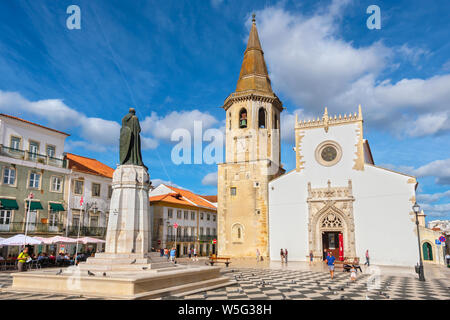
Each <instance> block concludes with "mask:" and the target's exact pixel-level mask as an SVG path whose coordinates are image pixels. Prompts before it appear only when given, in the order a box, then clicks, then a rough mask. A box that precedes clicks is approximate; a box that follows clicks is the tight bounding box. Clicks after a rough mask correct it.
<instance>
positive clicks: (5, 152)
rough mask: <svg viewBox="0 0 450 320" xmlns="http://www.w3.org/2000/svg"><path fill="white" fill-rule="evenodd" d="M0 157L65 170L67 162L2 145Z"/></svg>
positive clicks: (0, 146)
mask: <svg viewBox="0 0 450 320" xmlns="http://www.w3.org/2000/svg"><path fill="white" fill-rule="evenodd" d="M0 155H2V156H7V157H11V158H15V159H19V160H27V161H32V162H36V163H42V164H46V165H50V166H54V167H59V168H67V161H66V160H64V159H59V158H54V157H51V156H47V155H43V154H39V153H34V152H30V151H24V150H19V149H14V148H9V147H6V146H4V145H0Z"/></svg>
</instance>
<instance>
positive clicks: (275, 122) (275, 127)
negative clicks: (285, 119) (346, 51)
mask: <svg viewBox="0 0 450 320" xmlns="http://www.w3.org/2000/svg"><path fill="white" fill-rule="evenodd" d="M273 128H274V129H278V116H277V115H274V117H273Z"/></svg>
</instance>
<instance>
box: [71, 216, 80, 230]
mask: <svg viewBox="0 0 450 320" xmlns="http://www.w3.org/2000/svg"><path fill="white" fill-rule="evenodd" d="M79 224H80V215H79V214H76V215H75V214H74V215H73V217H72V226H74V227H78V225H79Z"/></svg>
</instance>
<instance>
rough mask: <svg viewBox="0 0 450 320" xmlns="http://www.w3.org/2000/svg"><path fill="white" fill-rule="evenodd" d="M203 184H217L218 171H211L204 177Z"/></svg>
mask: <svg viewBox="0 0 450 320" xmlns="http://www.w3.org/2000/svg"><path fill="white" fill-rule="evenodd" d="M202 185H204V186H217V172H211V173H208V174H207V175H206V176H204V177H203V179H202Z"/></svg>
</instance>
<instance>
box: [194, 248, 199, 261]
mask: <svg viewBox="0 0 450 320" xmlns="http://www.w3.org/2000/svg"><path fill="white" fill-rule="evenodd" d="M194 261H198V257H197V248H194Z"/></svg>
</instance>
